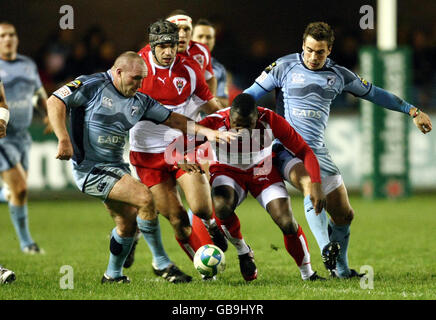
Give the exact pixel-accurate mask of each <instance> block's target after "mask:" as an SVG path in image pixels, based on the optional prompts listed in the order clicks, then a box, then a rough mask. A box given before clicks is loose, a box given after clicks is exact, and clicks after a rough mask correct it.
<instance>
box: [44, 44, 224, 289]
mask: <svg viewBox="0 0 436 320" xmlns="http://www.w3.org/2000/svg"><path fill="white" fill-rule="evenodd" d="M145 77H147V66H146V64H145V63H144V60H143V59H142V58H141V57H140V56H139V55H138V54H137V53H135V52H131V51H129V52H125V53H123V54H121V55H120V56H119V57H118V58H117V59H116V60H115V63H114V65H113V67H112V68H111V69H110V70H108V71H107V72H101V73H96V74H93V75H90V76H80V77H78V78H77V79H76V80H74V81H72V82H70V83H68V84H66V85H65V86H63V87H61V88H59V89H58V90H57V91H55V92H54V93H53V95H52V96H51V97H50V98H49V100H48V116H49V119H50V123H51V125H52V127H53V130H54V132H55V134H56V137H57V138H58V151H57V155H56V158H58V159H60V160H69V159H71V158H72V164H73V177H74V179H75V182H76V184H77V187H78V188H79V189H80V190H81V191H82V192H84V193H85V194H88V195H90V196H93V197H97V198H99V199H101V200H103V202H104V205H105V207H106V209H107V211H108V212H109V213H110V214H111V216H112V217H113V219H114V221H115V224H116V227H115V228H114V229H113V230H112V233H111V239H110V256H109V263H108V267H107V269H106V272H105V273H104V275H103V277H102V280H101V282H102V283H107V282H117V283H128V282H130V279H129V278H128V277H127V276H125V275H123V272H122V271H123V270H122V268H123V264H124V262H125V260H126V257H127V255H128V254H129V252H130V249H131V247H132V244H133V241H134V235H135V233H136V229H137V224H139V225H140V223H141V221H142V220H153V219H156V218H157V214H156V211H155V206H154V201H153V197H152V193H151V192H150V190H149V189H148V187H147V186H145V185H144V184H142V183H141V182H139V181H138V180H137V179H135V178H133V177H132V176H131V175H130V169H129V166H128V164H127V163H125V162H124V160H123V149H124V145H125V142H126V139H127V134H128V131H129V130H130V129H131V128H132V127H133V126H134V125H135V123H137V122H138V121H142V120H149V121H153V122H155V123H162V124H165V125H167V126H168V127H171V128H175V129H179V130H181V131H182V132H184V133H187V125H188V121H189V119H188V118H187V117H185V116H183V115H181V114H178V113H176V112H172V111H171V110H169V109H168V108H165V107H163V106H162V105H161V104H160V103H159V102H157V101H156V100H154V99H152V98H150V97H149V96H147V95H145V94H143V93H139V92H137V90H138V89H139V88H140V87H141V84H142V80H143V79H144V78H145ZM67 108H69V109H70V110H71V111H70V119H71V135H69V134H68V131H67V128H66V124H65V120H66V110H67ZM193 129H194V131H195V132H196V133H198V134H202V135H203V136H206V137H207V138H208V139H210V140H215V139H218V140H222V141H228V137H230V136H231V134H230V133H219V132H216V131H213V130H211V129H207V128H205V127H202V126H199V125H197V124H194V125H193ZM172 266H173V268H172V269H173V272H174V273H175V274H176V273H180V270H178V268H177V267H176V266H175V265H174V264H173V265H172ZM184 276H185V277H186V281H190V277H189V276H187V275H184ZM186 281H185V282H186Z"/></svg>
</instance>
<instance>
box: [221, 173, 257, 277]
mask: <svg viewBox="0 0 436 320" xmlns="http://www.w3.org/2000/svg"><path fill="white" fill-rule="evenodd" d="M246 195H247V194H246V192H245V190H243V189H242V187H241V186H240V185H239V184H238V183H237V182H236V181H235V180H234V179H232V178H230V177H228V176H224V175H221V176H216V175H215V176H214V178H213V182H212V200H213V205H214V208H215V215H216V220H217V223H218V224H219V225H220V227H221V228H222V230H223V231H224V233H225V235H226V237H227V239H228V240H229V241H230V243H232V244H233V246H234V247H235V248H236V251H237V252H238V258H239V268H240V270H241V274H242V276H243V277H244V279H245V280H246V281H251V280H254V279H256V278H257V268H256V264H255V263H254V254H253V250H251V248H250V247H249V246H248V245H247V243H246V242H245V240H244V238H243V237H242V233H241V223H240V221H239V218H238V216H237V215H236V214H235V209H236V207H237V206H238V205H239V204H240V203H241V202H242V201H243V200H244V199H245V197H246Z"/></svg>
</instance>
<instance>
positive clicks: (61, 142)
mask: <svg viewBox="0 0 436 320" xmlns="http://www.w3.org/2000/svg"><path fill="white" fill-rule="evenodd" d="M47 114H48V120H49V123H50V125H51V127H52V128H53V132H54V133H55V135H56V137H57V138H58V152H57V154H56V159H59V160H69V159H71V157H72V156H73V146H72V144H71V140H70V136H69V134H68V130H67V126H66V124H65V120H66V107H65V104H64V103H63V102H62V101H61V100H60V99H59V98H56V97H55V96H51V97H50V98H49V99H48V100H47Z"/></svg>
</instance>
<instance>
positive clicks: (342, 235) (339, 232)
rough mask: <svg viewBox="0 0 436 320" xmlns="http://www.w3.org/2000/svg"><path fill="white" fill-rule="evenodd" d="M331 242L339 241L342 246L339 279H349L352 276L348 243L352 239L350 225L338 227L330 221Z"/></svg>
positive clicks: (339, 260)
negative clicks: (349, 265)
mask: <svg viewBox="0 0 436 320" xmlns="http://www.w3.org/2000/svg"><path fill="white" fill-rule="evenodd" d="M329 229H330V231H331V233H330V240H331V241H337V242H338V243H339V245H340V246H341V248H340V250H339V257H338V260H337V264H336V269H337V270H338V274H339V277H347V276H348V275H350V268H349V267H348V257H347V251H348V242H349V239H350V225H349V224H347V225H344V226H338V225H336V224H334V222H333V221H331V220H330V221H329Z"/></svg>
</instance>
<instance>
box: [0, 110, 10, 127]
mask: <svg viewBox="0 0 436 320" xmlns="http://www.w3.org/2000/svg"><path fill="white" fill-rule="evenodd" d="M0 119H1V120H4V121H5V122H6V124H8V122H9V110H8V109H6V108H0Z"/></svg>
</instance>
